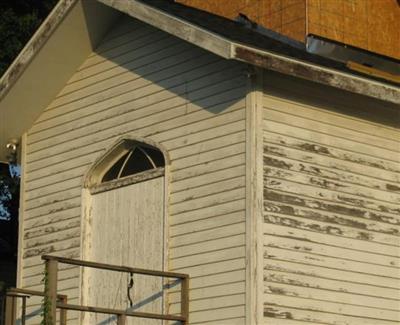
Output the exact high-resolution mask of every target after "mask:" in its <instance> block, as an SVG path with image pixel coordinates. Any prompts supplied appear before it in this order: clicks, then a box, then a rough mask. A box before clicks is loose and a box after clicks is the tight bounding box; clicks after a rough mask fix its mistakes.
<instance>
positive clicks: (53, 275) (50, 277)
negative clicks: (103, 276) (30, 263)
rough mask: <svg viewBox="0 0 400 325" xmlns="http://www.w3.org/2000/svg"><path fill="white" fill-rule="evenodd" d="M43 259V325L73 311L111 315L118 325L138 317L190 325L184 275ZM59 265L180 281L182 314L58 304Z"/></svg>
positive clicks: (62, 258) (52, 322) (46, 256)
mask: <svg viewBox="0 0 400 325" xmlns="http://www.w3.org/2000/svg"><path fill="white" fill-rule="evenodd" d="M42 259H43V260H45V263H46V272H45V274H46V277H47V279H46V281H45V301H47V304H48V306H49V308H48V310H46V312H45V313H44V318H45V324H49V325H53V324H55V323H56V322H55V321H56V310H57V308H60V309H62V310H75V311H81V312H92V313H101V314H110V315H116V316H117V324H118V325H125V322H126V317H127V316H129V317H141V318H150V319H160V320H169V321H180V322H182V323H183V324H184V325H187V324H189V275H188V274H184V273H175V272H166V271H156V270H147V269H140V268H134V267H128V266H118V265H111V264H104V263H96V262H90V261H82V260H77V259H70V258H65V257H58V256H50V255H44V256H42ZM58 263H63V264H70V265H76V266H81V267H89V268H96V269H102V270H109V271H114V272H124V273H132V274H142V275H148V276H156V277H163V278H175V279H180V280H181V313H180V315H169V314H155V313H147V312H134V311H127V310H119V309H110V308H102V307H97V306H96V307H95V306H81V305H73V304H67V303H64V302H57V277H58V275H57V274H58Z"/></svg>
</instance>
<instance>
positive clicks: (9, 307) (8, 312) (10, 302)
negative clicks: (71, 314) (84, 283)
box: [4, 288, 68, 325]
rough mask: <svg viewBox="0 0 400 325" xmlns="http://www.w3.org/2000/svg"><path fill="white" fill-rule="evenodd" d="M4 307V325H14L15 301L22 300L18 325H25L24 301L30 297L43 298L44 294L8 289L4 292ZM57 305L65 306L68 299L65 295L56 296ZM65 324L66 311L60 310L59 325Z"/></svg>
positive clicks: (15, 316)
mask: <svg viewBox="0 0 400 325" xmlns="http://www.w3.org/2000/svg"><path fill="white" fill-rule="evenodd" d="M5 296H6V306H5V323H4V325H15V324H16V322H17V301H16V300H17V299H18V298H19V299H21V300H22V306H21V320H20V324H21V325H25V323H26V299H27V298H30V297H31V296H38V297H44V296H45V293H44V292H41V291H36V290H29V289H21V288H9V289H7V291H6V295H5ZM57 300H58V302H57V304H59V303H61V304H67V302H68V297H67V296H66V295H62V294H58V295H57ZM66 324H67V309H61V310H60V325H66Z"/></svg>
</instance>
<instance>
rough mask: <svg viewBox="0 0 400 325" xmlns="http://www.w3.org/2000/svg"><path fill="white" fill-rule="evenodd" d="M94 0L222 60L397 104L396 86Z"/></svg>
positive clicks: (144, 9)
mask: <svg viewBox="0 0 400 325" xmlns="http://www.w3.org/2000/svg"><path fill="white" fill-rule="evenodd" d="M98 1H100V2H102V3H104V4H106V5H108V6H111V7H113V8H115V9H117V10H119V11H121V12H123V13H125V14H127V15H130V16H132V17H134V18H136V19H139V20H141V21H143V22H145V23H148V24H150V25H152V26H154V27H156V28H158V29H161V30H163V31H165V32H167V33H170V34H172V35H174V36H176V37H179V38H181V39H183V40H185V41H188V42H190V43H193V44H194V45H197V46H199V47H201V48H203V49H205V50H207V51H210V52H212V53H214V54H217V55H219V56H221V57H223V58H225V59H235V60H239V61H242V62H246V63H248V64H251V65H254V66H258V67H261V68H264V69H268V70H272V71H276V72H280V73H283V74H286V75H290V76H294V77H298V78H302V79H306V80H310V81H313V82H317V83H320V84H323V85H328V86H331V87H335V88H339V89H341V90H345V91H349V92H352V93H356V94H360V95H364V96H367V97H372V98H375V99H379V100H382V101H387V102H390V103H394V104H400V89H399V88H398V87H395V86H392V85H389V84H386V83H383V82H378V81H375V80H371V79H368V78H362V77H359V76H356V75H352V74H348V73H344V72H341V71H337V70H334V69H329V68H325V67H322V66H319V65H315V64H311V63H308V62H305V61H301V60H298V59H294V58H290V57H286V56H283V55H279V54H276V53H272V52H269V51H264V50H261V49H258V48H254V47H249V46H246V45H243V44H238V43H235V42H232V41H230V40H229V39H226V38H224V37H221V36H220V35H218V34H215V33H213V32H210V31H208V30H206V29H204V28H201V27H199V26H196V25H194V24H191V23H190V22H188V21H185V20H183V19H180V18H177V17H175V16H172V15H170V14H168V13H166V12H163V11H161V10H159V9H157V8H154V7H152V6H149V5H147V4H145V3H142V2H140V1H124V0H98Z"/></svg>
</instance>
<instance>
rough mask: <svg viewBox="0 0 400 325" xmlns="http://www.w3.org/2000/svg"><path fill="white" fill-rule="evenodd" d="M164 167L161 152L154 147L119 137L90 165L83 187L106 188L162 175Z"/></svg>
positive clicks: (93, 189) (100, 189) (103, 189)
mask: <svg viewBox="0 0 400 325" xmlns="http://www.w3.org/2000/svg"><path fill="white" fill-rule="evenodd" d="M164 167H165V159H164V154H163V153H162V152H161V151H160V150H159V149H158V148H156V147H155V146H152V145H150V144H147V143H144V142H139V141H136V140H121V141H120V142H119V143H117V145H116V146H115V147H114V148H113V149H111V150H109V152H108V153H106V154H105V155H104V156H103V157H102V158H101V159H99V160H98V161H97V163H95V164H94V166H93V167H92V168H91V170H90V171H89V175H88V177H87V179H86V182H85V186H86V187H88V188H90V191H91V192H100V191H105V190H110V189H112V188H115V187H119V186H125V185H129V184H132V183H135V182H141V181H144V180H147V179H151V178H154V177H158V176H161V175H164Z"/></svg>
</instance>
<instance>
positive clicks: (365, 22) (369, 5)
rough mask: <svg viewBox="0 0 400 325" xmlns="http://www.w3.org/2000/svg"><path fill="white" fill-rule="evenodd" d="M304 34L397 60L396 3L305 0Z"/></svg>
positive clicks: (399, 21) (399, 22) (399, 19)
mask: <svg viewBox="0 0 400 325" xmlns="http://www.w3.org/2000/svg"><path fill="white" fill-rule="evenodd" d="M307 34H315V35H320V36H323V37H326V38H329V39H332V40H335V41H338V42H343V43H345V44H349V45H353V46H356V47H359V48H362V49H365V50H369V51H371V52H375V53H379V54H383V55H386V56H390V57H394V58H397V59H399V58H400V5H399V4H398V2H397V1H396V0H379V1H376V0H307Z"/></svg>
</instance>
